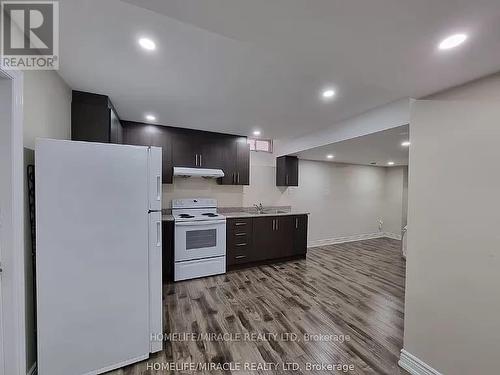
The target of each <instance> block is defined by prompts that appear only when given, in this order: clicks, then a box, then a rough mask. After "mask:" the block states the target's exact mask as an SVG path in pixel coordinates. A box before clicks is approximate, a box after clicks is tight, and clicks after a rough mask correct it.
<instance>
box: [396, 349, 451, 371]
mask: <svg viewBox="0 0 500 375" xmlns="http://www.w3.org/2000/svg"><path fill="white" fill-rule="evenodd" d="M398 364H399V366H400V367H402V368H404V369H405V370H406V371H408V372H409V373H410V374H412V375H443V374H441V373H440V372H439V371H438V370H435V369H433V368H432V367H431V366H429V365H428V364H427V363H425V362H423V361H421V360H420V359H418V358H417V357H415V356H414V355H412V354H410V353H408V352H407V351H406V350H404V349H401V355H400V357H399V362H398Z"/></svg>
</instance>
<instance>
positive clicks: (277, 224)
mask: <svg viewBox="0 0 500 375" xmlns="http://www.w3.org/2000/svg"><path fill="white" fill-rule="evenodd" d="M279 222H280V221H279V219H276V230H280V227H279Z"/></svg>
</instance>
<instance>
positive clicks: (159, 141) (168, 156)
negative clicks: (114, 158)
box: [122, 121, 173, 184]
mask: <svg viewBox="0 0 500 375" xmlns="http://www.w3.org/2000/svg"><path fill="white" fill-rule="evenodd" d="M122 124H123V143H124V144H127V145H136V146H156V147H161V148H162V180H163V183H164V184H171V183H172V182H173V169H172V134H171V132H170V131H169V128H167V127H165V126H161V125H151V124H144V123H141V122H133V121H123V123H122Z"/></svg>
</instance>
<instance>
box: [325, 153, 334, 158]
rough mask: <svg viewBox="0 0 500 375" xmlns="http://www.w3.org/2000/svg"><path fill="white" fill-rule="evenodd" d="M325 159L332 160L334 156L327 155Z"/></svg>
mask: <svg viewBox="0 0 500 375" xmlns="http://www.w3.org/2000/svg"><path fill="white" fill-rule="evenodd" d="M326 158H327V159H333V158H334V156H333V155H332V154H328V155H326Z"/></svg>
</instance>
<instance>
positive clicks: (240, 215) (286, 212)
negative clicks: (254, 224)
mask: <svg viewBox="0 0 500 375" xmlns="http://www.w3.org/2000/svg"><path fill="white" fill-rule="evenodd" d="M290 215H309V212H304V211H295V210H280V209H269V210H264V213H262V214H259V213H257V212H246V211H239V212H225V213H224V216H225V217H226V218H227V219H234V218H246V217H265V216H290Z"/></svg>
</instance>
